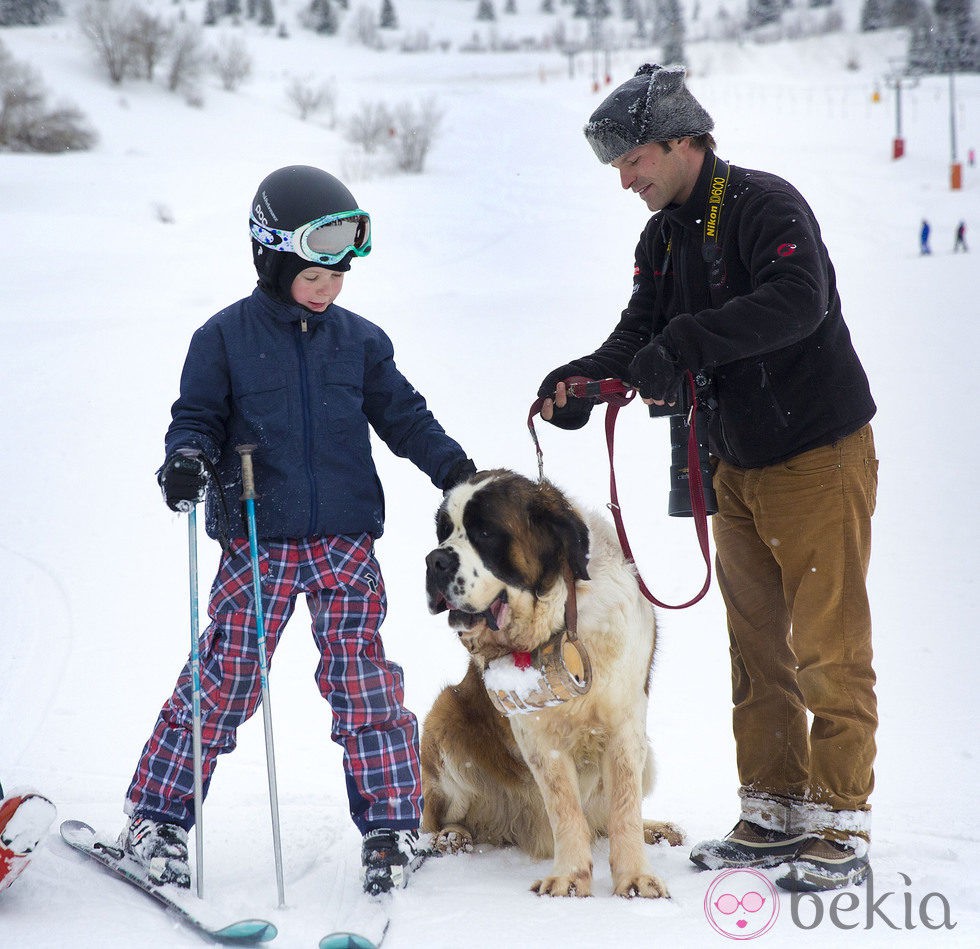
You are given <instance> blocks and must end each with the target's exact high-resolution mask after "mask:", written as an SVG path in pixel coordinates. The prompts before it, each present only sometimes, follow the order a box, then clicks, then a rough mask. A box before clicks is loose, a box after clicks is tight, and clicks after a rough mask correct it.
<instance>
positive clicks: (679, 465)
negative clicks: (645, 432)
mask: <svg viewBox="0 0 980 949" xmlns="http://www.w3.org/2000/svg"><path fill="white" fill-rule="evenodd" d="M695 419H696V421H695V429H696V432H697V441H698V467H699V468H700V469H701V481H702V484H703V488H704V505H705V509H706V512H707V513H708V514H715V513H717V511H718V499H717V498H716V497H715V489H714V487H713V485H712V483H711V464H710V462H709V460H708V422H707V419H706V418H705V417H704V415H703V414H702V413H701V412H698V413H696V415H695ZM689 437H690V426H689V425H688V424H687V416H686V415H672V416H671V417H670V495H669V497H668V499H667V513H668V514H669V515H670V516H671V517H693V515H694V512H693V511H692V510H691V487H690V472H689V470H688V464H687V443H688V439H689Z"/></svg>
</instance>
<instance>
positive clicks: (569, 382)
mask: <svg viewBox="0 0 980 949" xmlns="http://www.w3.org/2000/svg"><path fill="white" fill-rule="evenodd" d="M685 383H686V384H687V385H688V386H689V387H690V390H691V415H690V418H689V419H688V426H689V431H690V435H689V437H688V440H687V472H688V490H689V491H690V494H691V511H692V513H693V514H694V529H695V531H696V533H697V536H698V543H699V545H700V547H701V555H702V556H703V557H704V565H705V570H706V575H705V578H704V586H702V587H701V590H700V592H699V593H697V594H696V595H695V596H694V597H693V598H691V599H690V600H688V601H687V602H686V603H680V604H671V603H663V602H661V601H660V600H658V599H657V598H656V597H655V596H654V595H653V594H652V593H651V592H650V591H649V590H648V589H647V585H646V584H645V583H644V582H643V577H642V576H641V575H640V569H639V567H637V565H636V560H635V558H634V557H633V551H632V549H631V548H630V543H629V538H627V536H626V527H625V526H624V524H623V515H622V510H621V508H620V506H619V492H618V491H617V489H616V463H615V451H614V447H615V434H616V417H617V416H618V415H619V410H620V409H621V408H622V407H623V406H624V405H629V403H630V402H632V401H633V399H634V398H635V397H636V389H632V388H630V387H629V386H627V385H626V384H625V383H624V382H623V381H622V380H620V379H599V380H593V379H586V378H584V377H582V376H572V377H571V378H569V379H566V380H565V390H566V392H567V393H568V394H569V395H570V396H572V397H573V398H577V399H597V400H598V401H600V402H605V403H606V423H605V427H606V448H607V450H608V452H609V509H610V510H611V511H612V515H613V521H614V522H615V524H616V533H617V535H618V536H619V546H620V547H621V548H622V550H623V555H624V556H625V557H626V559H627V560H628V561H629V563H631V564H632V565H633V567H634V568H635V569H636V581H637V583H638V584H639V587H640V592H641V593H642V594H643V595H644V596H645V597H646V598H647V599H648V600H649V601H650V602H651V603H652V604H653V605H654V606H659V607H660V608H661V609H665V610H683V609H685V608H686V607H688V606H693V605H694V604H695V603H697V602H698V600H700V599H701V598H702V597H703V596H704V595H705V593H707V592H708V587H710V586H711V552H710V549H709V546H708V515H707V510H706V508H705V503H704V482H703V480H702V477H701V460H700V458H699V457H698V440H697V435H696V433H695V432H696V430H695V421H696V418H697V405H698V403H697V398H696V397H695V389H694V378H693V377H692V375H691V373H689V372H688V373H685ZM543 404H544V399H543V398H540V399H536V400H535V401H534V403H533V404H532V405H531V409H530V412H529V413H528V416H527V427H528V431H529V432H530V433H531V439H532V441H533V442H534V449H535V451H536V452H537V456H538V478H544V453H543V452H542V451H541V443H540V442H539V441H538V435H537V432H536V431H535V430H534V417H535V416H536V415H539V414H540V413H541V406H542V405H543Z"/></svg>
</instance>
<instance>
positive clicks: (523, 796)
mask: <svg viewBox="0 0 980 949" xmlns="http://www.w3.org/2000/svg"><path fill="white" fill-rule="evenodd" d="M436 535H437V538H438V541H439V546H438V547H437V548H436V549H435V550H433V551H432V552H431V553H430V554H429V555H428V556H427V557H426V592H427V595H428V601H429V610H430V612H432V613H438V612H441V611H442V610H445V609H448V610H449V625H450V626H451V627H452V629H454V630H455V631H456V632H457V634H458V636H459V638H460V640H461V641H462V643H463V644H464V645H465V646H466V648H467V649H468V650H469V652H470V656H471V658H470V666H469V669H468V670H467V673H466V676H465V677H464V678H463V681H462V682H460V683H459V684H458V685H454V686H450V687H448V688H446V689H444V690H443V691H442V693H441V694H440V695H439V696H438V697H437V699H436V701H435V703H434V705H433V707H432V709H431V711H430V712H429V714H428V716H427V717H426V719H425V722H424V726H423V731H422V789H423V794H424V798H425V807H424V812H423V829H424V830H426V831H428V832H429V833H431V834H433V835H434V841H435V845H436V847H437V848H438V849H440V850H443V851H447V852H454V853H455V852H457V851H460V850H469V849H471V848H472V846H473V844H474V843H488V844H492V845H496V846H502V845H506V844H516V845H517V846H519V847H520V848H521V849H523V850H524V851H526V852H527V853H528V854H529V855H531V856H532V857H534V858H537V859H540V858H544V857H549V856H554V866H553V868H552V870H551V874H550V876H546V877H545V878H544V879H541V880H537V881H535V882H534V883H533V884H532V886H531V889H532V890H534V891H535V892H537V893H539V894H542V895H545V894H546V895H549V896H589V895H591V890H592V844H593V842H594V841H595V839H596V837H597V836H599V835H604V836H607V837H608V838H609V863H610V867H611V870H612V882H613V889H614V892H615V893H616V894H618V895H620V896H626V897H631V896H645V897H660V896H667V895H668V894H667V888H666V887H665V886H664V884H663V882H662V881H661V880H660V879H658V878H657V877H656V876H655V875H654V874H653V873H652V872H651V871H650V869H649V867H648V865H647V858H646V854H645V849H644V844H645V843H655V842H657V841H659V840H664V839H666V840H667V841H669V843H670V844H671V845H674V846H676V845H678V844H680V843H681V842H682V841H683V835H682V834H681V833H680V831H678V830H677V829H676V828H675V827H673V826H672V825H670V824H666V823H661V822H656V821H644V820H643V816H642V813H641V805H642V801H643V798H644V796H645V795H646V794H647V793H649V791H650V789H651V787H652V783H653V760H652V755H651V752H650V746H649V743H648V741H647V737H646V721H647V701H648V698H649V679H650V667H651V663H652V661H653V651H654V643H655V638H656V632H655V619H654V613H653V608H652V607H651V606H650V604H649V603H648V602H647V601H646V600H645V599H644V598H643V596H642V594H641V593H640V590H639V588H638V586H637V582H636V575H635V573H634V570H633V569H632V567H631V566H630V565H629V564H628V563H627V562H626V560H625V558H624V557H623V554H622V551H621V550H620V547H619V545H618V543H617V541H616V536H615V533H614V531H613V529H612V526H611V525H610V524H609V522H608V521H607V520H605V519H604V518H602V517H600V516H598V515H595V514H591V515H590V514H583V513H582V512H581V511H580V510H578V509H577V508H576V507H575V506H574V505H572V504H571V503H570V502H569V500H568V499H567V498H566V497H565V495H564V494H563V493H562V492H561V491H559V490H558V489H557V488H556V487H555V486H554V485H552V484H551V483H549V482H547V481H542V482H537V483H536V482H532V481H530V480H528V479H527V478H524V477H522V476H521V475H518V474H515V473H514V472H511V471H506V470H495V471H484V472H480V473H479V474H476V475H474V476H473V477H472V478H471V479H470V480H469V481H468V482H465V483H463V484H461V485H459V486H457V487H456V488H454V489H453V490H452V491H450V492H449V494H448V495H447V496H446V498H445V499H444V501H443V503H442V505H441V506H440V508H439V511H438V513H437V516H436ZM565 577H567V578H568V579H567V580H566V579H564V578H565ZM569 588H571V589H573V590H574V601H575V608H576V610H577V623H576V625H577V635H578V639H579V642H580V643H581V645H582V646H584V648H585V650H586V652H587V654H588V657H589V660H590V662H591V672H592V684H591V688H589V690H588V691H587V692H585V694H582V695H576V696H575V697H573V698H570V699H568V700H567V701H565V702H564V703H562V704H557V705H553V706H550V707H545V708H542V709H540V710H539V711H530V712H525V713H523V714H516V715H512V716H510V717H506V716H505V715H504V714H502V712H498V711H497V710H496V709H495V708H494V705H493V704H492V703H491V701H490V698H489V696H488V693H487V689H486V687H485V683H484V678H483V675H484V672H485V670H486V668H487V664H488V663H492V662H493V661H494V660H495V659H497V660H499V659H500V658H501V657H504V656H507V655H508V654H510V653H517V654H527V653H533V652H534V650H535V649H537V648H538V647H540V646H541V645H542V644H544V643H546V642H548V640H549V639H551V638H552V636H553V635H554V634H555V633H556V631H559V630H561V629H562V628H563V626H564V625H565V624H566V622H567V617H566V602H567V601H568V600H569V599H572V598H571V597H570V596H569V592H568V591H569Z"/></svg>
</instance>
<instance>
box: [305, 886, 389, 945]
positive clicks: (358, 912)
mask: <svg viewBox="0 0 980 949" xmlns="http://www.w3.org/2000/svg"><path fill="white" fill-rule="evenodd" d="M358 902H359V904H360V905H359V906H357V907H355V908H354V909H352V910H351V911H350V912H348V913H347V914H346V915H345V916H344V917H342V919H341V920H340V926H339V928H337V929H335V930H334V931H333V932H332V933H328V934H327V935H326V936H324V937H323V938H322V939H321V940H320V942H319V949H379V947H380V946H381V943H382V942H383V941H384V938H385V935H387V933H388V927H389V926H390V925H391V903H392V894H390V893H388V894H384V895H382V896H380V897H371V896H367V895H362V896H361V899H360V900H359V901H358Z"/></svg>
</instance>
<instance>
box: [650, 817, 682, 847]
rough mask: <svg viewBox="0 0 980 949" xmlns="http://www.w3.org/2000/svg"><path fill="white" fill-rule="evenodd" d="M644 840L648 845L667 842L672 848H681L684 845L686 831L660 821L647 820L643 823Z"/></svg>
mask: <svg viewBox="0 0 980 949" xmlns="http://www.w3.org/2000/svg"><path fill="white" fill-rule="evenodd" d="M643 839H644V840H645V841H646V842H647V843H648V844H659V843H660V842H661V841H662V840H666V841H667V843H669V844H670V845H671V847H679V846H680V845H681V844H682V843H684V839H685V837H684V831H682V830H681V829H680V827H676V826H674V825H673V824H669V823H667V821H660V820H645V821H644V822H643Z"/></svg>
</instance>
